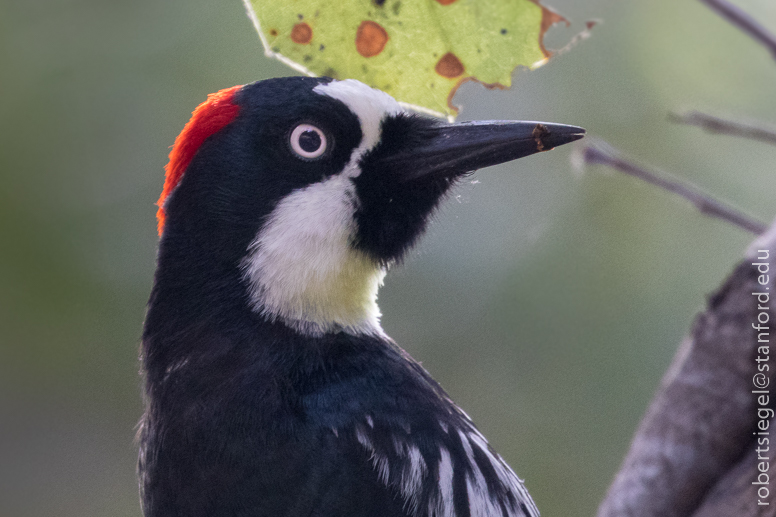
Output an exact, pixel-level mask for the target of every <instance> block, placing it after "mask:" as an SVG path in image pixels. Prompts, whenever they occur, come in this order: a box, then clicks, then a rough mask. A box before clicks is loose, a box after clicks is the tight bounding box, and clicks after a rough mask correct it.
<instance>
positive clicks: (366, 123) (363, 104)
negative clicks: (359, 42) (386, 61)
mask: <svg viewBox="0 0 776 517" xmlns="http://www.w3.org/2000/svg"><path fill="white" fill-rule="evenodd" d="M313 91H314V92H315V93H318V94H320V95H326V96H327V97H331V98H332V99H337V100H338V101H340V102H342V103H343V104H345V106H347V107H348V108H349V109H350V111H352V112H353V114H354V115H356V116H357V117H358V121H359V122H360V123H361V132H362V133H363V138H362V139H361V145H359V146H358V148H356V151H357V152H358V158H360V157H361V156H362V155H363V154H364V153H365V152H366V151H368V150H370V149H372V148H373V147H374V146H376V145H377V142H379V141H380V124H381V123H382V121H383V119H384V118H385V117H386V116H388V115H397V114H399V113H401V112H403V111H404V109H403V108H402V107H401V105H399V103H398V102H396V99H394V98H393V97H391V96H390V95H388V94H387V93H385V92H381V91H380V90H375V89H374V88H370V87H369V86H367V85H365V84H364V83H362V82H360V81H356V80H355V79H346V80H344V81H332V82H330V83H325V84H319V85H318V86H316V87H315V88H313Z"/></svg>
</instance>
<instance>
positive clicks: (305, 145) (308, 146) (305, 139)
mask: <svg viewBox="0 0 776 517" xmlns="http://www.w3.org/2000/svg"><path fill="white" fill-rule="evenodd" d="M299 147H301V148H302V150H303V151H305V152H307V153H314V152H315V151H317V150H318V149H320V148H321V135H319V134H318V133H316V132H315V131H312V130H307V131H305V132H304V133H302V134H301V135H299Z"/></svg>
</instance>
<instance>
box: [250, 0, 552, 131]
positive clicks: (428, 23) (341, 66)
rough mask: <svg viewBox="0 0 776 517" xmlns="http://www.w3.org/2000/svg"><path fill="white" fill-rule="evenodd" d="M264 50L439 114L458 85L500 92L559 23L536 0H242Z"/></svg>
mask: <svg viewBox="0 0 776 517" xmlns="http://www.w3.org/2000/svg"><path fill="white" fill-rule="evenodd" d="M244 1H245V4H246V6H247V8H248V14H249V15H250V16H251V18H252V19H253V22H254V24H255V25H256V29H257V30H258V31H259V36H260V37H261V41H262V43H263V44H264V48H265V51H266V54H267V55H268V56H270V57H275V58H277V59H280V60H281V61H283V62H284V63H286V64H287V65H289V66H291V67H292V68H294V69H296V70H299V71H301V72H302V73H306V74H308V75H326V76H330V77H334V78H338V79H345V78H353V79H358V80H359V81H362V82H364V83H366V84H369V85H370V86H373V87H375V88H379V89H381V90H383V91H385V92H387V93H389V94H391V95H392V96H393V97H395V98H396V99H397V100H399V101H401V102H403V103H406V104H408V105H411V106H412V107H415V108H420V109H421V110H423V111H426V112H430V113H433V114H435V115H438V116H448V117H451V116H454V115H455V113H456V112H457V111H458V110H457V109H456V108H455V107H454V106H453V105H452V104H451V102H450V101H451V100H452V98H453V95H454V94H455V91H456V90H457V89H458V87H459V86H460V85H461V84H462V83H463V82H465V81H471V80H475V81H479V82H481V83H484V84H485V85H486V86H488V87H492V88H508V87H509V86H510V84H511V74H512V71H513V70H514V69H515V68H516V67H518V66H521V65H522V66H526V67H529V68H536V67H538V66H540V65H542V64H544V63H545V62H546V61H547V58H549V56H550V54H549V52H547V50H546V49H545V48H544V45H543V44H542V39H543V37H544V33H545V32H546V30H547V29H548V28H549V27H550V26H552V25H553V24H555V23H557V22H561V21H565V20H564V19H563V18H562V17H561V16H560V15H558V14H556V13H554V12H552V11H550V10H549V9H547V8H545V7H543V6H540V5H539V4H538V0H537V1H536V2H534V1H532V0H340V1H338V2H330V1H328V0H244Z"/></svg>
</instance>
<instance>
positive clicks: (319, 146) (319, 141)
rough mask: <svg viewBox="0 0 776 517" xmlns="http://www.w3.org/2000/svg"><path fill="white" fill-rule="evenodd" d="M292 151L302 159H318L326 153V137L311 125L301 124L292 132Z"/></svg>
mask: <svg viewBox="0 0 776 517" xmlns="http://www.w3.org/2000/svg"><path fill="white" fill-rule="evenodd" d="M290 144H291V149H292V150H293V151H294V152H295V153H296V154H297V155H298V156H299V157H301V158H306V159H308V160H311V159H314V158H318V157H319V156H321V155H322V154H323V153H325V152H326V145H327V144H326V135H325V134H324V133H323V131H321V130H320V129H318V128H317V127H315V126H313V125H310V124H299V125H298V126H296V127H295V128H294V130H293V131H292V132H291V138H290Z"/></svg>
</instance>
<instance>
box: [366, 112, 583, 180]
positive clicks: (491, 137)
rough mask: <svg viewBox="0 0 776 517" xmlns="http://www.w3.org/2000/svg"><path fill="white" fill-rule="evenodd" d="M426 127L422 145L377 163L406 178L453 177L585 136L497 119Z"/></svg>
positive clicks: (548, 126) (543, 125) (579, 131)
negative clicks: (381, 163)
mask: <svg viewBox="0 0 776 517" xmlns="http://www.w3.org/2000/svg"><path fill="white" fill-rule="evenodd" d="M425 131H427V132H428V133H427V134H426V135H425V136H426V137H427V138H424V139H423V143H421V144H418V145H417V146H412V147H411V148H409V149H407V150H404V151H401V152H399V153H397V154H393V155H390V156H385V157H382V158H381V159H380V161H382V162H383V164H384V165H386V166H389V167H390V168H391V169H393V170H395V171H400V172H399V174H400V175H401V176H402V179H403V180H405V181H410V180H413V179H416V178H420V177H424V176H439V177H454V176H457V175H460V174H464V173H467V172H472V171H475V170H477V169H481V168H483V167H488V166H490V165H496V164H499V163H504V162H508V161H511V160H516V159H517V158H522V157H524V156H529V155H532V154H535V153H539V152H543V151H549V150H550V149H552V148H554V147H557V146H559V145H563V144H567V143H569V142H573V141H575V140H579V139H580V138H582V137H583V136H584V135H585V130H584V129H582V128H581V127H577V126H567V125H564V124H548V123H545V122H513V121H500V120H495V121H494V120H491V121H483V122H464V123H461V124H440V125H437V126H434V127H431V128H426V129H425Z"/></svg>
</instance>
